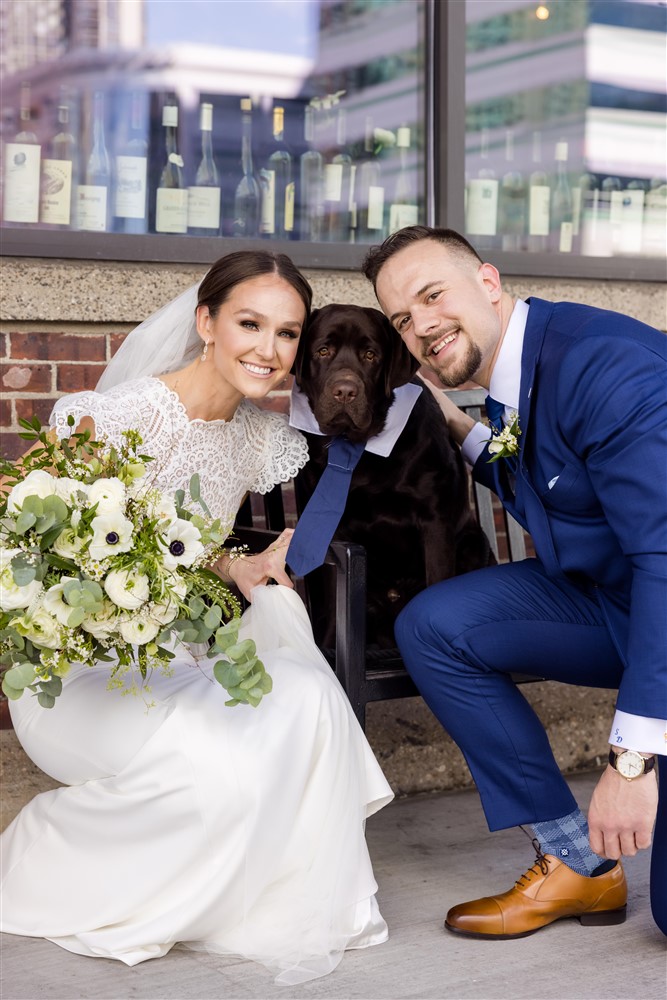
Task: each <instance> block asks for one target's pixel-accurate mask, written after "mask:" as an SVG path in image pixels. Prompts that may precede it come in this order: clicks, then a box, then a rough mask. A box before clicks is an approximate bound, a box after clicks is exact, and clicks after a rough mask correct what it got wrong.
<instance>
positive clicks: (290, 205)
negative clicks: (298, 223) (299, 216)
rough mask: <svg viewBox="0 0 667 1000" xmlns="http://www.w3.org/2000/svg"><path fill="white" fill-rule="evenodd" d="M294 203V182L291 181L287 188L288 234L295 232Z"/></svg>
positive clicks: (286, 229) (286, 228) (286, 220)
mask: <svg viewBox="0 0 667 1000" xmlns="http://www.w3.org/2000/svg"><path fill="white" fill-rule="evenodd" d="M294 201H295V187H294V181H290V183H289V184H287V185H286V187H285V231H286V232H288V233H291V232H293V231H294Z"/></svg>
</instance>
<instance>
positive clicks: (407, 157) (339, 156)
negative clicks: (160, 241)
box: [0, 0, 425, 246]
mask: <svg viewBox="0 0 667 1000" xmlns="http://www.w3.org/2000/svg"><path fill="white" fill-rule="evenodd" d="M0 19H1V20H0V27H1V29H2V31H1V37H2V41H1V43H0V44H1V46H2V52H1V55H2V78H1V80H0V83H1V86H2V140H3V143H2V145H3V164H2V185H3V190H2V199H1V204H2V225H3V227H4V228H5V230H15V229H19V228H20V229H25V228H33V229H36V230H40V231H46V230H60V231H78V232H87V233H95V234H99V239H100V246H102V245H103V240H104V234H106V233H123V234H127V235H128V236H132V235H139V234H155V235H156V236H164V235H171V236H174V235H176V236H179V237H183V238H184V239H187V237H189V236H198V237H202V236H209V237H220V236H223V237H242V238H246V239H257V238H266V239H279V240H300V241H308V242H315V243H342V244H349V243H370V242H373V243H375V242H378V241H379V240H381V239H382V238H384V236H386V235H387V234H388V233H389V232H390V231H392V230H394V229H397V228H400V227H401V226H403V225H406V224H410V223H413V222H417V221H424V217H425V208H424V183H423V175H424V152H423V143H424V128H423V120H424V107H423V104H424V101H423V90H424V86H423V84H424V81H423V77H424V61H425V60H424V52H423V39H424V23H423V21H424V4H423V3H422V2H419V0H298V2H290V3H284V2H280V0H225V2H224V3H221V2H211V0H189V2H187V3H174V2H170V0H76V2H74V3H72V2H69V0H30V2H29V3H28V2H26V0H3V3H2V6H1V10H0ZM6 235H9V234H8V233H7V234H6Z"/></svg>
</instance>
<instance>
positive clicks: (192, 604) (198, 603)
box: [188, 597, 206, 618]
mask: <svg viewBox="0 0 667 1000" xmlns="http://www.w3.org/2000/svg"><path fill="white" fill-rule="evenodd" d="M205 607H206V605H205V604H204V602H203V601H202V599H201V597H191V598H190V600H189V601H188V608H189V609H190V614H191V615H192V617H193V618H199V616H200V615H201V613H202V612H203V610H204V608H205Z"/></svg>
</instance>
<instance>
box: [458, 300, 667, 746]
mask: <svg viewBox="0 0 667 1000" xmlns="http://www.w3.org/2000/svg"><path fill="white" fill-rule="evenodd" d="M528 308H529V307H528V303H527V302H524V301H523V300H522V299H517V301H516V303H515V306H514V309H513V310H512V315H511V316H510V319H509V323H508V324H507V330H506V332H505V336H504V338H503V342H502V344H501V345H500V351H499V352H498V357H497V358H496V363H495V365H494V366H493V371H492V372H491V380H490V385H489V395H490V396H492V397H493V398H494V399H497V400H498V402H499V403H504V404H505V416H506V417H507V416H508V415H509V413H510V412H511V411H512V410H515V411H516V412H517V413H518V411H519V392H520V386H521V352H522V350H523V338H524V334H525V332H526V322H527V320H528ZM489 437H490V433H489V428H488V427H487V426H486V425H485V424H482V423H476V424H475V426H474V427H473V428H472V430H471V431H470V433H469V434H468V435H467V437H466V438H465V440H464V442H463V444H462V445H461V451H462V452H463V457H464V458H465V460H466V462H468V463H469V464H470V465H474V464H475V462H476V461H477V459H478V458H479V456H480V455H481V453H482V451H483V450H484V446H485V445H486V444H487V442H488V441H489ZM609 742H610V743H611V744H613V746H618V747H621V748H625V749H632V750H640V751H643V752H644V753H659V754H667V719H650V718H646V717H645V716H643V715H630V714H628V712H621V711H620V710H619V709H616V714H615V715H614V721H613V723H612V727H611V733H610V735H609Z"/></svg>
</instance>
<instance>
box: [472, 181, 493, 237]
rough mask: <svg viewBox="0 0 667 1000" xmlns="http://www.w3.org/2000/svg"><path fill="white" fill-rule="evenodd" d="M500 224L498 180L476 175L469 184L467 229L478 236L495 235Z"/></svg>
mask: <svg viewBox="0 0 667 1000" xmlns="http://www.w3.org/2000/svg"><path fill="white" fill-rule="evenodd" d="M497 225H498V181H497V180H495V179H493V178H488V177H484V178H482V177H475V178H473V180H471V181H470V182H469V185H468V204H467V215H466V231H467V232H469V233H473V234H474V235H476V236H495V235H496V227H497Z"/></svg>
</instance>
